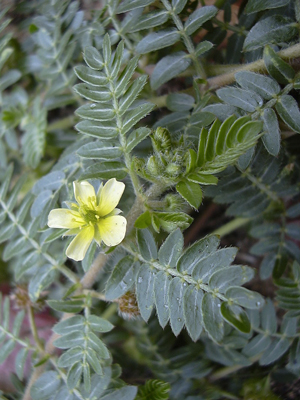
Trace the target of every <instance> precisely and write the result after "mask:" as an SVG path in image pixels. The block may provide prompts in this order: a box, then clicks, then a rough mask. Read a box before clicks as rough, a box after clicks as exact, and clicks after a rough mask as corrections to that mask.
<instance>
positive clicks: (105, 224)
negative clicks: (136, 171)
mask: <svg viewBox="0 0 300 400" xmlns="http://www.w3.org/2000/svg"><path fill="white" fill-rule="evenodd" d="M73 188H74V195H75V199H76V201H77V204H76V203H67V204H68V207H69V209H67V208H56V209H54V210H52V211H50V214H49V216H48V226H49V227H50V228H66V229H69V230H68V231H67V232H66V233H65V235H67V236H70V235H76V236H75V238H74V239H73V240H72V242H71V243H70V245H69V246H68V248H67V251H66V255H67V256H68V257H69V258H72V259H73V260H76V261H80V260H83V259H84V256H85V254H86V252H87V250H88V248H89V246H90V244H91V243H92V240H93V239H95V241H96V242H97V243H98V244H99V245H100V243H101V242H102V241H103V242H104V243H105V244H106V245H107V246H115V245H117V244H119V243H120V242H122V240H123V239H124V237H125V233H126V223H127V221H126V218H124V217H122V216H120V215H118V214H119V213H120V212H121V210H119V209H118V208H115V207H116V206H117V204H118V203H119V201H120V198H121V196H122V194H123V192H124V189H125V185H124V183H122V182H118V181H117V180H116V179H115V178H113V179H110V180H109V181H107V182H106V184H105V185H104V186H103V184H102V183H101V185H100V188H99V190H98V193H97V195H96V193H95V189H94V187H93V186H92V185H91V184H90V183H89V182H87V181H81V182H73Z"/></svg>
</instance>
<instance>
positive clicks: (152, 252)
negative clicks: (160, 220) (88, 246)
mask: <svg viewBox="0 0 300 400" xmlns="http://www.w3.org/2000/svg"><path fill="white" fill-rule="evenodd" d="M137 242H138V245H139V249H140V253H141V255H142V257H143V258H144V259H145V260H147V261H151V260H156V259H157V246H156V243H155V240H154V237H153V235H152V233H151V232H150V231H149V230H148V229H139V230H138V231H137Z"/></svg>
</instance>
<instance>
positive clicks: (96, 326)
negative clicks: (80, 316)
mask: <svg viewBox="0 0 300 400" xmlns="http://www.w3.org/2000/svg"><path fill="white" fill-rule="evenodd" d="M87 322H88V324H89V327H90V328H91V329H92V330H93V331H95V332H110V331H111V330H112V329H113V328H114V326H113V325H112V324H111V323H110V322H109V321H107V320H106V319H104V318H101V317H98V316H97V315H90V316H89V317H88V319H87Z"/></svg>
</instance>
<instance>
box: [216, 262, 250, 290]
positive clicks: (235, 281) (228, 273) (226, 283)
mask: <svg viewBox="0 0 300 400" xmlns="http://www.w3.org/2000/svg"><path fill="white" fill-rule="evenodd" d="M253 277H254V270H253V269H252V268H250V267H247V266H245V265H243V266H242V265H232V266H230V267H229V266H228V267H224V268H222V269H221V270H219V271H216V272H214V273H213V274H212V275H211V277H210V279H209V282H208V284H209V286H210V287H211V288H212V289H216V290H218V291H219V292H220V293H224V292H225V291H226V289H227V288H228V287H230V286H238V285H243V284H244V283H246V282H248V281H250V280H251V279H252V278H253Z"/></svg>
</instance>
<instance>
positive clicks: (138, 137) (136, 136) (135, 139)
mask: <svg viewBox="0 0 300 400" xmlns="http://www.w3.org/2000/svg"><path fill="white" fill-rule="evenodd" d="M150 133H151V129H149V128H144V127H142V128H138V129H135V130H134V131H133V132H131V134H130V135H129V136H128V138H127V145H126V150H127V152H128V153H129V152H131V151H132V150H133V149H134V148H135V147H136V146H137V145H138V144H139V143H140V142H142V141H143V140H144V139H146V137H148V136H149V135H150Z"/></svg>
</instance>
